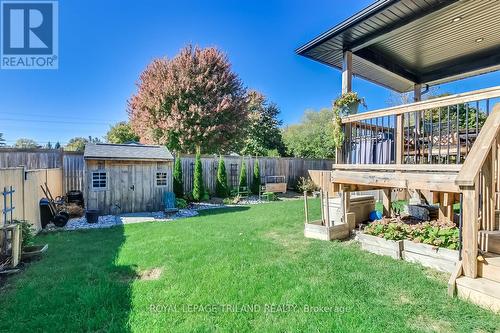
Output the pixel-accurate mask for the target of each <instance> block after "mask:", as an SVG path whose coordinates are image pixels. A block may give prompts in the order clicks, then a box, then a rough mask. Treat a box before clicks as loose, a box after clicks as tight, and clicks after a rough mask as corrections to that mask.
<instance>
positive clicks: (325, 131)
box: [283, 109, 335, 158]
mask: <svg viewBox="0 0 500 333" xmlns="http://www.w3.org/2000/svg"><path fill="white" fill-rule="evenodd" d="M333 118H334V112H333V110H332V109H322V110H321V111H319V112H315V111H310V110H309V111H306V112H305V114H304V116H303V119H302V121H301V123H300V124H297V125H291V126H288V127H286V128H285V129H284V131H283V141H284V142H285V146H286V147H287V154H288V155H291V156H295V157H303V158H333V157H334V156H335V139H334V135H333V133H334V131H333Z"/></svg>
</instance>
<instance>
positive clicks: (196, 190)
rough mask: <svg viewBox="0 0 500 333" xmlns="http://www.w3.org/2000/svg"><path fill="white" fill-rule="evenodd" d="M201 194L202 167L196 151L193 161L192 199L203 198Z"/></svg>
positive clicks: (198, 199) (202, 190) (202, 191)
mask: <svg viewBox="0 0 500 333" xmlns="http://www.w3.org/2000/svg"><path fill="white" fill-rule="evenodd" d="M203 194H204V189H203V169H202V166H201V157H200V153H197V154H196V160H195V162H194V180H193V199H194V200H195V201H200V200H201V199H203Z"/></svg>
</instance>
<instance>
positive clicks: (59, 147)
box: [54, 141, 61, 149]
mask: <svg viewBox="0 0 500 333" xmlns="http://www.w3.org/2000/svg"><path fill="white" fill-rule="evenodd" d="M54 149H61V144H60V143H59V141H57V142H56V144H55V145H54Z"/></svg>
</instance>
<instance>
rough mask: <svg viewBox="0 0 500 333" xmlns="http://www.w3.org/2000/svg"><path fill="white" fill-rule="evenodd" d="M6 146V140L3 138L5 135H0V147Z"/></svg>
mask: <svg viewBox="0 0 500 333" xmlns="http://www.w3.org/2000/svg"><path fill="white" fill-rule="evenodd" d="M1 146H5V139H4V138H3V133H0V147H1Z"/></svg>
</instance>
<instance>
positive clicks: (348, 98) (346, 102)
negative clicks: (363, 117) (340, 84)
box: [333, 92, 366, 116]
mask: <svg viewBox="0 0 500 333" xmlns="http://www.w3.org/2000/svg"><path fill="white" fill-rule="evenodd" d="M360 104H361V105H363V106H364V107H366V104H365V100H364V99H363V98H360V97H359V96H358V94H357V93H355V92H348V93H345V94H342V95H341V96H340V97H339V98H337V99H336V100H335V101H334V102H333V106H334V108H335V109H338V110H339V111H340V114H341V115H342V116H347V115H350V114H356V113H358V109H359V105H360Z"/></svg>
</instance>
